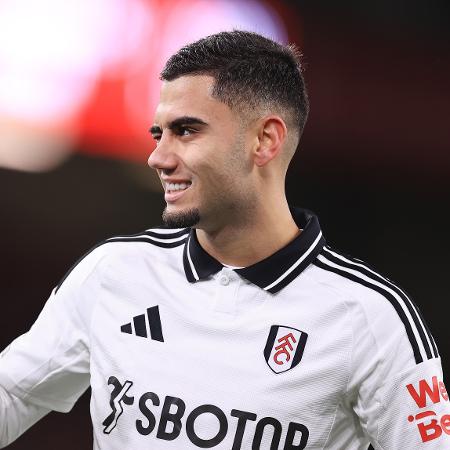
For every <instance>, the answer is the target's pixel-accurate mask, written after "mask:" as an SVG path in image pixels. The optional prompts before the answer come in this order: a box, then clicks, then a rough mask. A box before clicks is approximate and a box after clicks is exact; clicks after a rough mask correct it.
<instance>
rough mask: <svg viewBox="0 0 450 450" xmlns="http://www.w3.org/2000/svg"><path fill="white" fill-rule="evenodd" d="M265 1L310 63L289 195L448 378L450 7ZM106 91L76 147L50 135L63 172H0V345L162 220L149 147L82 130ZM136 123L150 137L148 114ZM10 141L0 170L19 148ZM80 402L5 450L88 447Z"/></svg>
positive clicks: (3, 143)
mask: <svg viewBox="0 0 450 450" xmlns="http://www.w3.org/2000/svg"><path fill="white" fill-rule="evenodd" d="M144 3H145V2H144ZM150 3H152V2H148V4H150ZM153 3H155V2H153ZM156 3H158V2H156ZM159 3H161V2H159ZM178 3H180V2H178ZM211 3H213V2H209V3H208V5H211ZM229 3H233V2H229ZM237 3H241V4H242V3H245V2H234V4H237ZM167 4H170V2H167V3H166V5H167ZM262 4H263V5H264V6H265V7H271V8H272V9H273V13H274V14H277V15H278V16H277V17H279V18H280V19H281V22H282V24H284V27H285V30H286V35H287V39H288V40H289V41H290V42H292V41H293V42H296V43H297V44H298V45H299V47H300V48H301V50H302V52H303V53H304V57H305V66H306V73H305V76H306V80H307V83H308V86H309V91H310V99H311V114H310V118H309V123H308V125H307V127H306V131H305V134H304V137H303V139H302V143H301V148H300V150H299V152H298V154H297V155H296V158H295V160H294V163H293V164H292V167H291V169H290V172H289V175H288V180H287V193H288V198H289V199H290V201H291V202H292V203H294V204H297V205H299V206H302V207H306V208H309V209H311V210H313V211H314V212H316V213H317V214H318V216H319V219H320V222H321V224H322V228H323V229H324V233H325V237H326V238H327V240H328V243H329V244H331V245H332V246H335V247H336V248H338V249H340V250H343V251H344V252H346V253H349V254H351V255H353V256H355V257H357V258H360V259H363V260H366V261H368V262H370V263H371V264H372V265H373V266H375V267H376V268H377V269H378V270H379V271H380V272H382V273H383V274H385V275H386V276H388V277H389V278H391V279H393V280H395V281H396V282H398V283H399V284H400V286H402V287H404V288H405V289H406V291H407V292H408V293H409V294H410V295H411V297H412V298H413V299H414V300H415V302H416V303H417V304H418V305H419V307H420V309H421V310H422V313H423V315H424V316H425V318H426V319H427V321H428V324H429V325H430V328H431V330H432V332H433V334H434V337H435V339H436V342H437V344H438V346H439V349H440V353H441V356H442V359H443V367H444V373H446V374H447V376H448V373H449V371H450V343H449V340H448V325H447V322H448V311H449V306H448V304H447V301H448V292H447V282H448V270H449V265H448V262H447V255H448V253H449V250H450V245H449V244H450V237H449V235H448V232H447V230H448V229H449V226H450V214H449V211H448V208H449V199H450V182H449V176H450V131H449V130H450V126H449V125H450V112H449V104H450V87H449V86H450V83H449V80H450V58H449V56H450V27H449V26H448V24H449V23H450V4H449V2H446V1H443V0H433V1H427V2H425V1H418V0H410V1H408V2H406V1H394V2H392V1H387V0H382V1H380V0H378V1H377V2H374V1H371V2H360V1H356V0H354V1H350V0H346V1H341V2H335V1H332V0H328V1H321V2H313V1H306V0H305V1H298V2H295V1H273V2H263V3H262ZM205 8H206V6H205ZM0 14H1V9H0ZM222 28H223V27H222ZM256 29H257V28H256ZM159 39H164V35H161V36H159ZM153 45H155V44H154V43H153ZM0 48H1V45H0ZM0 57H1V52H0ZM0 67H1V65H0ZM3 81H4V80H3V79H2V78H0V82H3ZM5 82H6V81H5ZM106 83H107V84H108V83H109V84H108V86H109V87H107V88H105V85H103V87H102V88H99V87H98V86H97V94H98V95H97V103H96V106H95V108H94V107H92V108H91V109H90V110H89V111H88V112H86V111H84V112H83V114H81V115H79V116H78V118H77V121H78V123H81V122H83V121H84V122H83V123H84V125H86V123H87V127H85V128H83V130H82V131H78V134H77V135H76V136H73V135H71V136H70V139H69V138H67V136H68V134H67V135H66V134H65V133H66V131H67V129H68V128H67V127H66V125H67V124H64V126H62V127H61V129H60V130H59V131H57V132H55V131H54V129H53V128H52V127H47V129H48V130H49V136H50V135H51V136H53V138H54V139H53V140H52V141H48V142H49V145H50V144H51V145H52V146H53V147H54V148H57V147H58V145H57V144H60V145H61V147H63V146H64V148H65V149H64V158H62V157H61V158H60V159H58V164H56V163H52V164H51V165H49V166H48V167H44V168H42V167H41V168H39V169H36V168H35V167H34V166H33V167H32V168H31V169H30V167H28V166H26V165H25V167H22V166H20V164H19V163H17V162H14V164H12V163H8V164H7V163H4V164H3V168H1V167H0V192H1V193H2V195H1V197H0V211H1V220H0V236H1V237H0V249H1V252H2V256H3V258H2V260H1V261H2V262H1V263H0V264H1V268H0V273H1V276H0V280H1V281H0V283H1V284H0V292H1V296H2V307H3V314H2V322H1V323H2V326H1V328H0V347H1V348H3V347H5V346H6V345H7V344H8V343H9V342H10V341H11V340H12V339H14V338H15V337H16V336H17V335H18V334H20V333H23V332H25V331H26V330H27V329H28V328H29V327H30V325H31V324H32V323H33V321H34V319H35V318H36V316H37V314H38V313H39V311H40V310H41V308H42V306H43V304H44V302H45V301H46V299H47V297H48V295H49V293H50V291H51V290H52V288H53V287H54V286H55V285H56V284H57V282H58V281H59V280H60V279H61V277H62V276H63V275H64V273H65V272H66V270H68V269H69V268H70V266H71V265H72V264H73V263H74V261H76V260H77V259H78V258H79V257H80V256H81V255H82V254H83V253H84V252H85V251H87V250H88V249H89V248H90V247H91V246H93V245H94V244H95V243H97V242H98V241H101V240H103V239H105V238H107V237H109V236H112V235H116V234H126V233H134V232H137V231H140V230H142V229H145V228H149V227H150V226H152V225H157V224H158V223H159V222H160V215H161V211H162V209H163V205H164V203H163V199H162V195H161V193H160V192H158V189H157V181H156V180H155V176H154V174H152V173H151V171H150V169H148V168H147V167H146V166H145V163H146V161H145V155H146V153H148V152H150V151H151V149H152V148H153V143H152V142H151V140H150V138H148V141H145V142H144V141H142V142H144V143H142V142H141V141H139V140H136V139H135V138H133V137H129V136H128V135H127V133H125V132H123V133H121V134H120V135H119V136H116V135H114V130H112V132H111V135H108V133H107V132H105V130H106V131H108V121H107V118H106V116H102V117H101V121H104V122H106V124H105V123H103V122H102V126H101V127H100V126H97V125H98V123H97V125H96V126H97V128H96V127H91V128H89V119H90V118H91V119H92V120H93V123H94V122H95V121H96V120H97V121H98V120H100V119H99V117H100V115H101V114H104V110H107V109H108V108H109V106H108V105H106V106H105V105H104V104H102V103H101V102H102V99H103V101H105V102H107V101H112V100H111V96H108V95H107V94H105V90H106V91H108V89H110V87H111V86H110V85H111V79H109V80H107V82H106ZM102 89H103V90H102ZM108 92H110V91H108ZM114 95H116V94H114ZM113 97H114V96H113ZM0 107H1V95H0ZM0 111H1V109H0ZM96 114H98V115H96ZM80 116H83V120H81V119H80ZM5 117H6V116H5V115H4V117H3V118H1V115H0V130H3V131H5V132H6V135H8V134H7V133H9V131H10V130H11V129H14V132H15V133H17V130H19V134H20V135H21V134H22V131H20V130H22V129H21V128H20V126H22V124H21V123H19V122H18V120H17V118H16V117H15V118H14V120H11V119H10V118H8V119H5ZM119 119H120V118H119ZM119 119H118V118H117V117H116V118H115V119H114V120H116V121H118V120H119ZM142 120H144V121H145V122H146V123H147V126H148V125H150V124H151V121H152V117H151V116H149V117H143V118H142ZM72 122H73V120H72ZM5 123H7V125H8V124H9V125H8V126H9V127H10V128H7V125H5ZM11 124H12V125H11ZM23 127H24V128H23V129H24V130H27V132H29V133H30V136H31V137H30V141H33V137H34V136H36V138H37V137H39V138H41V137H42V136H43V135H44V134H45V133H44V132H43V130H44V131H45V127H42V126H34V125H33V126H29V124H27V123H24V124H23ZM111 127H112V125H111ZM86 129H87V130H88V131H86ZM30 130H31V131H30ZM36 130H38V132H36ZM99 130H100V131H99ZM144 131H145V130H144ZM24 133H25V131H24ZM33 133H36V134H33ZM102 133H103V134H102ZM4 136H5V134H3V138H2V135H0V158H2V152H3V155H8V154H9V153H8V152H11V149H13V148H14V145H15V143H16V142H19V141H17V140H12V139H5V138H4ZM14 136H16V135H15V134H14ZM55 136H56V137H55ZM61 136H63V138H61ZM128 138H129V141H127V139H128ZM139 139H140V137H139ZM42 142H43V146H44V147H45V142H46V141H45V139H43V140H42ZM55 142H56V144H55ZM117 142H119V143H120V145H117ZM127 142H130V144H127ZM19 143H20V142H19ZM137 143H138V144H139V145H138V144H137ZM115 144H116V145H115ZM41 147H42V146H41ZM137 147H139V150H136V148H137ZM146 147H148V149H146ZM30 148H31V147H30ZM118 148H119V150H118ZM111 149H112V150H111ZM109 150H110V151H109ZM20 151H21V152H22V150H20ZM37 151H38V150H36V152H37ZM55 151H56V150H55ZM17 152H19V150H17ZM23 152H25V150H24V151H23ZM25 153H26V152H25ZM17 154H18V153H17ZM36 154H37V153H35V155H36ZM128 154H130V155H133V156H132V157H130V158H129V157H128V156H127V155H128ZM30 158H31V157H30ZM3 161H7V162H8V161H11V158H10V159H8V157H5V156H4V157H3ZM1 165H2V160H1V159H0V166H1ZM38 165H39V164H38ZM88 394H89V393H86V394H85V395H84V396H83V397H82V399H81V400H80V401H79V402H78V404H77V405H76V406H75V408H74V409H73V411H72V412H70V413H69V414H56V413H52V414H50V415H49V416H47V417H46V418H44V419H43V420H42V421H41V422H40V423H38V424H36V425H35V426H34V427H33V428H32V429H31V430H29V431H28V432H27V433H25V434H24V435H23V436H22V437H21V438H19V439H18V440H17V441H16V442H15V443H14V444H12V445H11V446H10V447H9V448H11V449H15V450H24V449H29V448H35V449H38V448H39V449H41V448H42V449H57V448H61V446H62V445H64V448H65V449H66V450H72V449H88V448H92V432H91V425H90V418H89V396H88Z"/></svg>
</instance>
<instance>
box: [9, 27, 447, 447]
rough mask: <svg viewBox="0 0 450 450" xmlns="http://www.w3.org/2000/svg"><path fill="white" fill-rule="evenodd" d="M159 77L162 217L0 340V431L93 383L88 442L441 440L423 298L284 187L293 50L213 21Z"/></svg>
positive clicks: (153, 160) (296, 87) (110, 249)
mask: <svg viewBox="0 0 450 450" xmlns="http://www.w3.org/2000/svg"><path fill="white" fill-rule="evenodd" d="M161 77H162V79H163V86H162V89H161V98H160V103H159V105H158V107H157V110H156V114H155V119H154V124H153V126H152V127H151V133H152V135H153V137H154V139H155V140H156V141H157V146H156V149H155V150H154V151H153V152H152V154H151V155H150V158H149V165H150V166H151V167H152V168H154V169H155V170H156V171H157V172H158V175H159V177H160V179H161V182H162V185H163V187H164V192H165V200H166V203H167V206H166V209H165V211H164V214H163V219H164V222H165V224H166V228H160V229H152V230H148V231H146V232H144V233H141V234H138V235H135V236H129V237H116V238H112V239H109V240H107V241H106V242H105V243H102V244H101V245H99V246H98V247H96V248H95V249H94V250H93V251H91V252H90V253H89V254H88V255H87V256H85V257H84V258H83V259H82V260H81V262H79V263H78V264H77V265H76V266H75V268H74V269H73V270H72V271H71V272H70V273H69V274H68V276H67V277H66V278H65V279H64V280H63V281H62V282H61V283H60V284H59V285H58V287H57V288H56V289H55V290H54V291H53V293H52V295H51V297H50V299H49V301H48V303H47V304H46V306H45V308H44V310H43V311H42V313H41V315H40V316H39V318H38V320H37V321H36V323H35V324H34V326H33V327H32V328H31V330H30V331H29V332H28V333H27V334H25V335H24V336H21V337H19V338H18V339H17V340H16V341H15V342H13V343H12V344H11V346H10V347H9V348H8V349H7V350H5V352H4V353H3V356H2V358H1V359H0V387H1V389H0V397H1V399H2V402H1V410H0V415H1V417H0V418H1V420H0V438H1V441H2V443H3V445H6V444H7V443H8V442H11V441H12V440H13V439H14V438H15V437H16V436H17V435H19V434H20V433H21V432H23V431H24V430H25V429H26V428H27V427H28V426H30V425H31V424H32V423H34V422H35V421H36V420H38V419H39V418H40V417H42V416H43V415H44V414H46V413H47V412H48V411H49V410H52V409H53V410H57V411H68V410H70V408H71V407H72V405H73V404H74V402H75V401H76V400H77V398H78V397H79V396H80V395H81V393H82V392H83V391H84V390H85V389H86V388H87V387H88V385H89V384H90V385H91V387H92V402H91V414H92V421H93V428H94V448H96V449H133V450H135V449H144V448H145V449H169V448H172V449H183V450H184V449H191V448H192V449H194V448H218V449H219V448H220V449H233V450H235V449H303V448H311V449H312V448H315V449H319V448H321V449H322V448H323V449H325V448H327V449H367V447H368V445H369V442H370V443H372V445H373V446H374V447H375V448H376V449H418V448H422V445H423V447H424V448H427V449H438V448H439V449H443V448H450V409H449V408H448V395H447V392H446V390H445V386H444V384H443V382H442V371H441V366H440V359H439V354H438V350H437V347H436V344H435V342H434V340H433V337H432V335H431V334H430V332H429V330H428V328H427V327H426V325H425V322H424V320H423V318H422V317H421V316H420V314H419V311H418V310H417V308H416V307H415V306H414V305H413V303H412V302H411V300H410V299H409V298H408V297H407V295H406V294H405V293H404V292H403V291H402V290H401V289H400V288H398V287H397V286H396V285H395V284H393V283H392V282H391V281H389V280H388V279H386V278H384V277H383V276H381V275H379V274H377V273H376V272H375V271H374V270H373V269H371V268H370V267H368V266H367V265H365V264H364V263H363V262H362V261H360V260H355V259H352V258H350V257H348V256H344V255H342V254H341V253H339V252H337V251H335V250H332V249H331V248H330V247H328V246H326V245H325V241H324V238H323V236H322V233H321V231H320V227H319V223H318V220H317V218H316V217H315V216H314V215H313V214H311V213H309V212H307V211H305V210H301V209H298V208H295V207H290V206H289V205H288V203H287V201H286V197H285V192H284V179H285V175H286V171H287V168H288V165H289V161H290V160H291V158H292V156H293V154H294V151H295V149H296V147H297V145H298V142H299V139H300V136H301V134H302V131H303V127H304V124H305V121H306V117H307V113H308V100H307V94H306V90H305V85H304V81H303V77H302V72H301V67H300V61H299V55H298V53H297V52H296V50H295V49H294V48H293V47H289V46H282V45H280V44H278V43H275V42H273V41H271V40H269V39H266V38H264V37H262V36H259V35H257V34H254V33H249V32H243V31H233V32H226V33H219V34H217V35H213V36H209V37H207V38H205V39H202V40H200V41H198V42H195V43H193V44H190V45H188V46H186V47H184V48H182V49H181V50H180V51H178V52H177V53H176V54H175V55H173V56H172V57H171V58H170V59H169V61H168V62H167V64H166V66H165V68H164V69H163V71H162V74H161Z"/></svg>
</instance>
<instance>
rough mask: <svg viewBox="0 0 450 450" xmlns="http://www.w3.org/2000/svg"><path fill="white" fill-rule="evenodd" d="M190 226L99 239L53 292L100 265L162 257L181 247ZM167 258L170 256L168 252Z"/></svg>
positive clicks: (79, 282) (77, 281) (92, 271)
mask: <svg viewBox="0 0 450 450" xmlns="http://www.w3.org/2000/svg"><path fill="white" fill-rule="evenodd" d="M189 232H190V228H183V229H180V228H150V229H148V230H144V231H142V232H140V233H136V234H131V235H121V236H113V237H111V238H108V239H105V240H104V241H102V242H99V243H98V244H97V245H95V246H94V247H92V248H91V249H90V250H89V251H88V252H86V253H85V254H84V255H83V256H82V257H81V258H79V259H78V261H76V262H75V264H74V265H73V266H72V267H71V268H70V269H69V271H68V272H67V273H66V274H65V275H64V277H63V278H62V280H61V281H60V282H59V283H58V285H57V286H56V288H55V292H57V291H58V290H59V289H60V288H61V287H62V286H63V285H64V284H67V281H68V280H70V282H71V284H73V283H75V284H81V283H82V282H83V281H85V280H86V279H87V278H88V277H89V276H90V275H92V274H93V273H94V272H98V270H99V268H100V266H102V267H110V266H111V265H122V264H123V265H124V266H127V262H129V261H130V260H132V261H133V266H136V265H137V264H139V262H143V261H145V260H146V259H152V260H154V259H155V258H159V257H161V258H164V257H165V256H167V254H170V253H171V252H170V250H171V249H176V248H182V246H183V244H184V243H185V242H186V241H187V239H188V237H189ZM169 258H170V256H169Z"/></svg>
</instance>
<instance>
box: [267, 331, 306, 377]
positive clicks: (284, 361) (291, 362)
mask: <svg viewBox="0 0 450 450" xmlns="http://www.w3.org/2000/svg"><path fill="white" fill-rule="evenodd" d="M307 339H308V333H305V332H304V331H302V330H298V329H297V328H293V327H287V326H285V325H272V326H271V327H270V330H269V336H268V337H267V341H266V345H265V347H264V358H265V360H266V363H267V365H268V366H269V367H270V368H271V369H272V371H273V372H275V373H282V372H286V371H288V370H291V369H293V368H294V367H296V366H297V365H298V363H299V362H300V361H301V359H302V356H303V352H304V350H305V345H306V340H307Z"/></svg>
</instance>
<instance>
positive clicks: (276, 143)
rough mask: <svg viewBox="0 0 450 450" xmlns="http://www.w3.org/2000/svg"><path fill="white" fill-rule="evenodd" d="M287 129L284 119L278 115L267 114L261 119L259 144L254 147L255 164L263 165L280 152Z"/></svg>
mask: <svg viewBox="0 0 450 450" xmlns="http://www.w3.org/2000/svg"><path fill="white" fill-rule="evenodd" d="M286 134H287V129H286V124H285V123H284V120H283V119H281V117H279V116H268V117H265V118H264V119H263V121H262V122H261V126H260V128H259V133H258V138H259V145H258V147H257V148H256V149H255V158H254V161H255V164H256V165H257V166H258V167H263V166H265V165H266V164H268V163H269V162H270V161H272V160H273V159H274V158H276V157H277V155H278V154H279V153H280V152H281V150H282V147H283V143H284V141H285V139H286Z"/></svg>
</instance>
